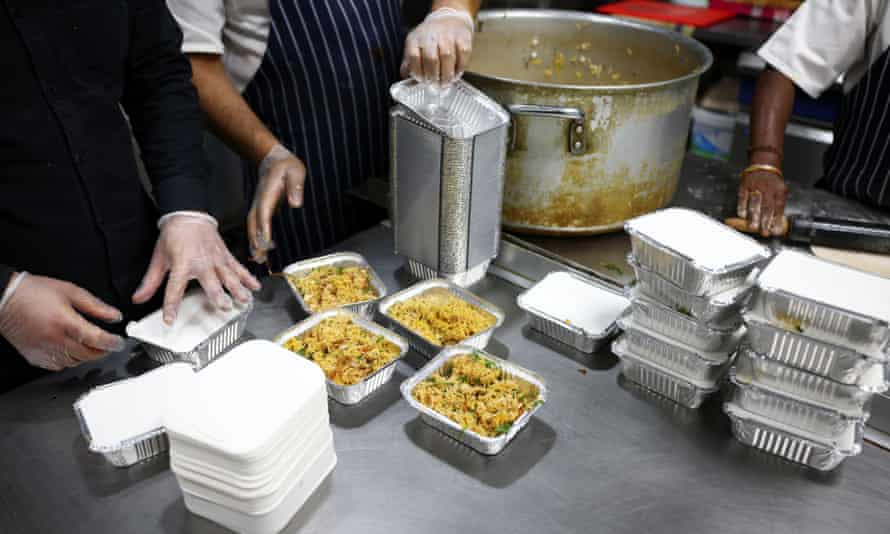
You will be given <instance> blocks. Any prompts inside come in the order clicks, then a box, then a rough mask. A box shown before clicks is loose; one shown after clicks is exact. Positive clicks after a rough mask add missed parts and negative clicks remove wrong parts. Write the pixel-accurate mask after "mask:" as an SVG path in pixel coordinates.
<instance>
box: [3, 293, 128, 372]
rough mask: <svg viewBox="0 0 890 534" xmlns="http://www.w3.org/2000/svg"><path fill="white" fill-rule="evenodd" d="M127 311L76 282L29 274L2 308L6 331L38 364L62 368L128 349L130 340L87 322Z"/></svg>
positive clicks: (113, 317) (116, 318) (117, 318)
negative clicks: (119, 309)
mask: <svg viewBox="0 0 890 534" xmlns="http://www.w3.org/2000/svg"><path fill="white" fill-rule="evenodd" d="M81 314H84V315H87V316H90V317H94V318H96V319H99V320H102V321H106V322H109V323H115V322H119V321H120V320H121V319H122V316H121V312H120V311H118V310H117V309H115V308H113V307H111V306H109V305H108V304H105V303H104V302H102V301H101V300H99V299H97V298H96V297H94V296H93V295H92V294H90V293H89V292H88V291H86V290H84V289H81V288H79V287H77V286H75V285H74V284H70V283H68V282H63V281H61V280H56V279H53V278H46V277H43V276H33V275H27V276H26V277H25V278H24V279H23V280H22V282H21V284H20V285H19V286H18V288H17V289H16V290H15V292H14V293H13V294H12V296H11V297H10V298H9V300H8V301H7V302H6V304H5V305H4V306H3V309H2V310H0V334H2V335H3V337H5V338H6V340H7V341H9V343H10V344H11V345H12V346H13V347H15V349H16V350H17V351H18V352H19V353H20V354H21V355H22V356H24V357H25V359H26V360H28V363H30V364H31V365H33V366H35V367H41V368H43V369H48V370H50V371H60V370H62V369H64V368H66V367H74V366H76V365H79V364H81V363H83V362H88V361H92V360H96V359H99V358H101V357H103V356H105V355H107V354H108V353H110V352H117V351H121V350H123V349H124V340H123V339H122V338H121V337H120V336H116V335H113V334H110V333H108V332H106V331H105V330H103V329H101V328H99V327H97V326H96V325H94V324H92V323H90V322H89V321H87V320H86V319H85V318H84V317H83V315H81Z"/></svg>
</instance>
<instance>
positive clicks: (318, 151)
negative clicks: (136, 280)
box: [244, 0, 402, 271]
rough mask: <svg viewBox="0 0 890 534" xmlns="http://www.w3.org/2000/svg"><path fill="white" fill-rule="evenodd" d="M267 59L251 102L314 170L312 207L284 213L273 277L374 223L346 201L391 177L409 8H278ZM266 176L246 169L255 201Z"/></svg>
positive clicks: (277, 0) (353, 1)
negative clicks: (395, 88)
mask: <svg viewBox="0 0 890 534" xmlns="http://www.w3.org/2000/svg"><path fill="white" fill-rule="evenodd" d="M269 11H270V14H271V16H272V24H271V28H270V32H269V41H268V46H267V49H266V54H265V57H264V58H263V61H262V64H261V65H260V68H259V70H258V71H257V73H256V75H255V76H254V77H253V80H251V82H250V84H248V86H247V88H246V89H245V91H244V98H245V99H246V100H247V102H248V103H249V104H250V106H251V108H253V110H254V112H256V114H257V115H258V116H259V118H260V119H261V120H262V121H263V122H264V123H265V124H266V125H267V126H268V127H269V129H270V130H271V131H272V132H273V133H274V134H275V135H276V136H277V137H278V139H279V140H280V141H281V143H282V144H283V145H284V146H285V147H287V148H288V149H290V150H291V151H292V152H293V153H294V154H296V155H297V156H298V157H300V158H301V159H302V160H303V162H304V163H305V164H306V167H307V179H306V190H305V194H304V205H303V207H302V208H299V209H291V208H289V207H287V206H286V204H284V205H282V206H281V207H279V209H278V211H277V212H276V215H275V218H274V221H273V225H272V233H273V236H272V237H273V239H274V240H275V243H276V245H277V248H276V250H274V251H272V253H271V254H270V255H269V266H270V268H272V269H274V270H276V271H279V270H281V268H282V267H284V266H286V265H288V264H289V263H292V262H294V261H297V260H299V259H302V258H305V257H307V256H310V255H312V254H315V253H317V252H319V251H321V250H323V249H326V248H329V247H331V246H333V245H334V244H336V243H337V242H339V241H342V240H343V239H345V238H347V237H349V236H350V235H352V234H353V233H355V232H356V231H358V230H360V229H361V228H362V226H363V225H366V224H368V222H369V221H367V217H366V216H363V214H362V213H360V209H359V208H358V207H357V206H356V204H355V201H354V199H352V198H350V197H349V196H348V195H347V194H346V193H347V191H349V190H350V189H351V188H353V187H356V186H358V185H360V184H361V183H363V182H364V181H365V180H366V179H367V178H368V177H371V176H379V177H384V176H387V161H388V157H389V150H388V139H389V137H388V134H387V132H388V128H389V122H388V120H389V119H388V109H389V105H390V100H389V86H390V85H391V84H392V83H393V82H395V81H396V80H397V79H398V67H399V64H400V62H401V58H402V30H401V16H400V0H269ZM256 184H257V171H256V168H255V167H254V166H253V165H245V193H246V195H247V196H246V198H247V199H252V198H253V195H254V191H255V190H256Z"/></svg>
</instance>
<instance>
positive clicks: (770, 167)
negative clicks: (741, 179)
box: [740, 163, 785, 180]
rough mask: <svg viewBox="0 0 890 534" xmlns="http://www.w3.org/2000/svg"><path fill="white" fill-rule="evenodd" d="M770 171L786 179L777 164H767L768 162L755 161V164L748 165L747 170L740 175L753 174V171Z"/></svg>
mask: <svg viewBox="0 0 890 534" xmlns="http://www.w3.org/2000/svg"><path fill="white" fill-rule="evenodd" d="M761 171H763V172H769V173H772V174H775V175H776V176H778V177H779V178H781V179H783V180H784V179H785V175H784V174H782V169H780V168H778V167H776V166H775V165H767V164H766V163H755V164H754V165H748V167H747V168H745V170H743V171H742V172H741V173H740V176H745V175H748V174H751V173H752V172H761Z"/></svg>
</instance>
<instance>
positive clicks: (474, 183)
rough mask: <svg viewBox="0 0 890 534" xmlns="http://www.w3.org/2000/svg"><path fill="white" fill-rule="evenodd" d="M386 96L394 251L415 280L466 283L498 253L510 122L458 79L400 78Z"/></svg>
mask: <svg viewBox="0 0 890 534" xmlns="http://www.w3.org/2000/svg"><path fill="white" fill-rule="evenodd" d="M390 94H391V95H392V97H393V99H394V100H395V101H396V102H397V105H396V106H395V107H394V108H393V109H392V111H391V113H390V121H391V128H390V135H391V140H390V150H391V152H392V154H391V156H392V157H391V159H390V161H391V162H392V166H391V169H390V172H391V176H390V178H391V184H392V186H391V191H392V199H391V203H392V211H391V214H390V216H391V218H392V221H393V232H394V236H395V248H396V254H399V255H401V256H403V257H404V258H405V260H406V267H407V269H408V271H409V272H410V273H411V274H412V275H413V276H414V277H415V278H417V279H420V280H430V279H434V278H445V279H447V280H449V281H450V282H452V283H455V284H457V285H459V286H462V287H466V286H469V285H472V284H474V283H476V282H478V281H479V280H481V279H482V278H484V277H485V273H486V271H487V270H488V266H489V265H490V264H491V261H492V260H493V259H494V257H495V256H497V253H498V246H499V243H500V225H501V204H502V199H503V189H504V165H505V161H506V151H507V126H508V124H509V122H510V117H509V115H508V114H507V112H506V111H505V110H504V109H503V108H502V107H501V106H500V105H499V104H498V103H497V102H495V101H494V100H491V99H490V98H488V97H487V96H485V95H484V94H483V93H481V92H480V91H478V90H477V89H475V88H473V87H472V86H470V85H469V84H467V83H465V82H462V81H457V82H455V83H454V84H452V85H451V86H449V87H447V88H438V87H435V86H431V85H429V84H420V83H417V82H415V81H413V80H406V81H403V82H399V83H397V84H395V85H393V86H392V87H391V88H390Z"/></svg>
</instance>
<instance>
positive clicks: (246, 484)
mask: <svg viewBox="0 0 890 534" xmlns="http://www.w3.org/2000/svg"><path fill="white" fill-rule="evenodd" d="M329 425H330V422H329V420H328V417H327V414H325V417H324V418H320V419H318V420H317V421H316V422H313V423H311V424H307V425H306V428H311V429H312V430H310V431H309V432H306V433H303V432H295V433H294V434H293V435H292V436H290V437H288V438H287V439H284V440H282V441H281V442H280V443H279V444H277V445H276V446H275V448H273V449H271V450H270V452H269V454H268V455H267V456H266V457H264V458H263V459H262V461H259V462H254V463H253V464H251V465H250V471H246V470H239V471H229V470H226V469H224V468H222V467H220V466H219V465H216V464H213V463H208V462H207V459H206V458H205V459H203V460H202V459H195V458H192V457H190V456H187V455H185V454H183V453H182V450H180V449H177V451H176V452H175V453H174V454H173V455H171V465H172V464H175V465H176V466H179V467H182V468H183V469H186V470H189V471H192V472H197V473H200V474H201V475H202V476H204V477H208V478H212V479H213V480H216V481H218V482H222V483H226V484H229V485H231V486H234V487H239V488H244V489H250V488H256V487H259V486H262V485H264V484H267V483H268V482H270V481H271V480H272V479H273V478H274V477H275V475H276V474H278V473H277V470H278V469H279V468H280V466H281V465H282V464H283V463H284V462H286V461H289V460H291V459H292V458H293V456H294V454H295V451H296V450H298V449H299V448H300V447H302V446H304V445H305V443H306V441H307V440H308V439H309V438H311V437H312V436H314V435H316V434H321V433H323V430H324V429H325V428H328V427H329Z"/></svg>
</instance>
